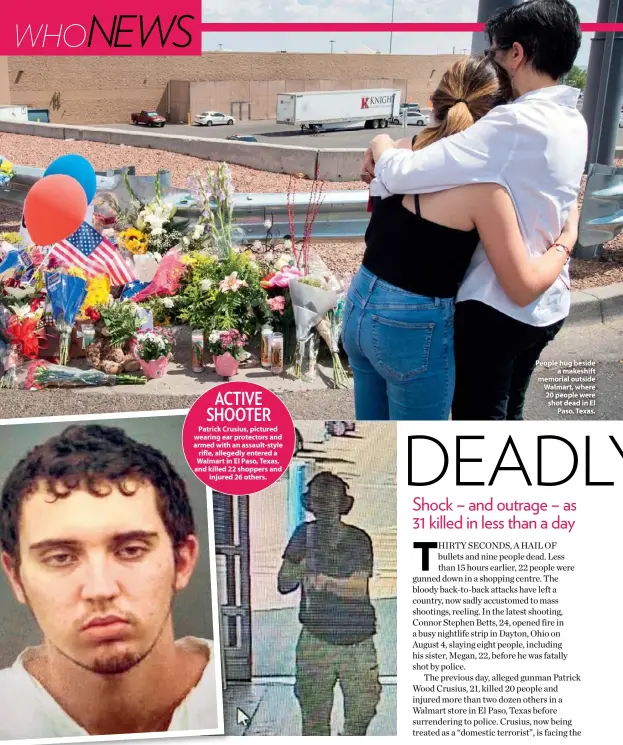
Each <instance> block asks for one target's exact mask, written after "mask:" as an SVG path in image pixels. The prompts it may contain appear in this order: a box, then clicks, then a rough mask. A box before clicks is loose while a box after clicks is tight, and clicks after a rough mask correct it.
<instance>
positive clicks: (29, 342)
mask: <svg viewBox="0 0 623 745" xmlns="http://www.w3.org/2000/svg"><path fill="white" fill-rule="evenodd" d="M26 307H28V306H26ZM39 318H40V315H37V314H33V313H29V314H28V315H15V316H12V317H11V319H10V320H9V322H8V324H7V325H6V327H5V328H4V329H3V333H2V336H3V338H4V339H5V340H6V342H5V343H6V345H7V352H6V354H5V359H4V362H3V365H2V367H3V369H4V377H3V379H2V383H1V385H2V387H3V388H7V387H11V384H12V381H13V380H14V379H15V375H16V370H17V368H18V367H19V365H20V364H22V363H23V362H24V361H25V360H27V359H30V360H32V359H35V358H36V357H37V356H38V354H39V345H40V342H41V341H42V340H43V339H44V338H45V335H44V333H43V331H42V329H40V328H39Z"/></svg>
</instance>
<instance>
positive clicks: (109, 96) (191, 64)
mask: <svg viewBox="0 0 623 745" xmlns="http://www.w3.org/2000/svg"><path fill="white" fill-rule="evenodd" d="M453 59H455V58H454V57H453V56H452V55H439V56H435V55H417V56H415V55H391V56H390V55H378V54H375V55H366V54H359V55H355V54H352V55H351V54H278V53H253V54H251V53H245V52H213V53H208V54H203V55H202V56H201V57H179V58H176V57H75V58H72V57H9V58H8V70H6V69H4V70H3V66H2V61H1V58H0V96H1V95H2V93H3V86H4V87H5V88H6V86H7V84H8V86H9V87H10V98H11V101H10V103H12V104H26V105H29V106H33V107H37V108H49V109H50V118H51V121H53V122H59V123H66V124H112V123H119V122H127V121H128V120H129V116H130V113H131V112H132V111H137V110H140V109H143V108H145V109H152V108H155V109H158V110H159V111H161V112H163V113H166V112H167V109H168V108H169V105H168V95H167V87H168V84H169V82H170V81H175V82H174V85H172V95H171V110H172V113H173V112H174V111H175V112H179V111H180V107H182V106H183V104H184V102H185V100H186V99H187V98H188V99H189V104H190V109H191V110H193V115H194V113H196V111H194V109H195V107H196V108H197V111H198V110H200V109H206V108H214V109H224V110H225V111H226V112H229V111H230V107H231V103H232V102H233V101H245V100H250V101H251V104H252V117H253V118H254V119H257V118H272V117H273V116H274V106H275V99H276V95H277V93H279V92H282V91H284V90H285V91H286V92H294V91H297V90H339V89H341V88H345V89H348V88H351V89H356V88H367V87H381V86H387V87H396V88H400V89H401V90H402V91H403V93H404V94H405V97H407V98H411V99H412V100H413V101H417V102H418V103H420V104H421V105H426V104H427V102H428V96H429V95H430V93H431V92H432V91H433V90H434V88H435V86H436V84H437V82H438V80H439V78H440V76H441V74H442V73H443V71H444V70H445V69H446V68H447V66H448V64H449V63H450V61H451V60H453ZM7 73H8V74H7ZM20 73H21V74H20ZM180 81H181V83H182V84H183V83H185V82H190V83H192V85H191V86H189V87H188V88H186V90H188V94H186V93H185V88H184V86H183V85H179V83H180ZM176 85H177V90H176V91H175V92H174V91H173V89H174V88H175V86H176ZM243 115H244V117H245V118H246V112H243Z"/></svg>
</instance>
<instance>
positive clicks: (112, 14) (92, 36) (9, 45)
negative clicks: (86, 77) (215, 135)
mask: <svg viewBox="0 0 623 745" xmlns="http://www.w3.org/2000/svg"><path fill="white" fill-rule="evenodd" d="M7 5H9V4H8V3H5V4H4V6H3V8H2V21H3V23H2V27H3V33H2V35H1V37H0V55H2V56H16V55H23V56H34V55H38V56H49V57H51V56H72V57H80V56H155V55H158V56H160V55H161V56H167V57H170V56H176V55H184V56H200V55H201V0H178V1H177V2H175V3H172V2H170V0H166V1H165V0H109V1H108V2H106V3H101V4H100V3H97V4H95V3H84V2H76V0H70V1H69V2H67V0H66V1H65V2H63V3H60V2H54V3H52V2H50V0H45V2H44V1H43V0H31V2H28V3H10V5H9V7H6V6H7ZM89 7H90V8H95V10H92V9H89Z"/></svg>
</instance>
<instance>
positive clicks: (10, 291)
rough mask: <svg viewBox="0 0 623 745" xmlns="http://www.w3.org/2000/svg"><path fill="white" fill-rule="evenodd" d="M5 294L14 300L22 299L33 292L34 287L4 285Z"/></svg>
mask: <svg viewBox="0 0 623 745" xmlns="http://www.w3.org/2000/svg"><path fill="white" fill-rule="evenodd" d="M4 289H5V290H6V294H7V295H10V296H11V297H14V298H15V299H16V300H22V299H23V298H25V297H28V296H29V295H34V294H35V291H36V290H35V288H34V287H5V288H4Z"/></svg>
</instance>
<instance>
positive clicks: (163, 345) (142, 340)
mask: <svg viewBox="0 0 623 745" xmlns="http://www.w3.org/2000/svg"><path fill="white" fill-rule="evenodd" d="M173 344H174V342H173V338H172V336H171V335H170V334H167V333H165V332H164V331H141V332H139V333H138V334H137V335H136V340H135V343H134V346H133V351H134V356H135V357H138V359H139V360H143V362H155V361H156V360H159V359H161V358H162V357H170V356H171V354H173Z"/></svg>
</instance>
